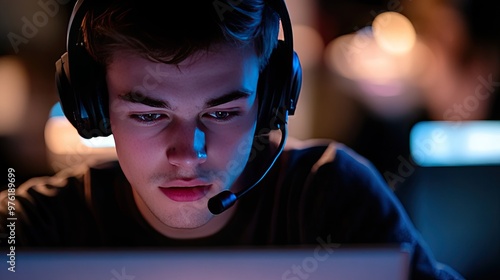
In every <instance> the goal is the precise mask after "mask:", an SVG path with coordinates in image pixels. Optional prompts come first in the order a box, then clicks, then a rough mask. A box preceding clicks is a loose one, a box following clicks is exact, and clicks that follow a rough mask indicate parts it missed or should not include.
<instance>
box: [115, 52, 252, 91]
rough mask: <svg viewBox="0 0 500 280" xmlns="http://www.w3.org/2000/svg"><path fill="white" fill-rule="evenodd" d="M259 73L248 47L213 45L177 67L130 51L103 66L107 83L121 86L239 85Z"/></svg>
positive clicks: (117, 53) (117, 54) (118, 54)
mask: <svg viewBox="0 0 500 280" xmlns="http://www.w3.org/2000/svg"><path fill="white" fill-rule="evenodd" d="M258 72H259V59H258V56H257V54H256V52H255V49H254V48H253V47H252V46H244V47H234V46H230V45H217V46H214V47H213V48H212V49H211V50H208V51H199V52H197V53H195V54H193V55H192V56H190V57H188V58H187V59H186V60H184V61H182V62H181V63H179V64H177V65H173V64H165V63H161V62H155V61H152V60H149V59H146V58H144V57H143V56H141V55H139V54H138V53H135V52H132V51H125V50H118V51H115V52H114V53H113V55H112V58H111V60H110V63H109V64H108V66H107V79H108V84H109V83H111V84H113V83H115V82H116V83H118V84H120V85H122V87H126V86H137V85H138V84H139V85H141V84H142V85H143V86H144V87H146V89H147V88H148V86H149V87H150V88H151V87H152V85H153V84H155V83H156V84H164V83H167V84H168V83H170V84H171V85H172V86H173V85H175V84H177V83H180V82H183V83H184V86H189V85H190V84H194V83H196V84H198V85H201V84H203V83H206V86H209V85H210V84H221V83H230V82H231V81H233V80H234V82H238V80H239V81H240V82H241V80H242V79H243V80H244V79H248V78H252V76H255V75H257V76H258Z"/></svg>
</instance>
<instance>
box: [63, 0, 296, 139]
mask: <svg viewBox="0 0 500 280" xmlns="http://www.w3.org/2000/svg"><path fill="white" fill-rule="evenodd" d="M92 3H93V1H90V0H87V1H83V0H78V1H77V2H76V3H75V6H74V8H73V12H72V14H71V17H70V21H69V26H68V33H67V41H66V48H67V51H66V52H65V53H64V54H63V55H62V56H61V58H60V59H59V60H58V61H57V62H56V83H57V89H58V93H59V99H60V101H61V106H62V109H63V112H64V114H65V116H66V118H68V120H69V121H70V122H71V124H72V125H73V126H74V127H75V128H76V129H77V131H78V133H79V134H80V136H82V137H83V138H87V139H89V138H92V137H97V136H108V135H110V134H111V133H112V132H111V126H110V122H109V101H108V92H107V85H106V80H105V69H104V67H103V66H102V65H100V64H99V63H98V62H96V61H95V60H94V59H93V58H92V57H91V55H90V54H89V53H88V52H87V50H86V48H85V44H84V40H83V36H82V31H81V24H82V21H83V18H84V16H85V14H86V12H87V11H88V10H89V6H90V5H91V4H92ZM266 4H268V5H269V6H270V7H271V8H272V9H273V10H274V11H275V12H276V13H277V14H278V16H279V17H280V19H281V24H282V27H283V34H284V40H279V42H278V45H277V47H276V48H275V49H274V51H273V53H272V54H271V57H270V59H269V62H268V64H267V66H266V67H265V68H264V69H263V70H262V71H261V73H260V76H259V82H258V94H259V102H260V104H259V105H260V106H259V115H258V121H257V133H262V132H263V131H264V130H267V132H269V130H273V129H280V128H282V127H283V126H284V125H285V124H286V122H287V117H286V116H288V115H293V114H294V112H295V106H296V104H297V101H298V98H299V93H300V88H301V84H302V69H301V66H300V62H299V58H298V56H297V54H296V53H295V51H294V50H293V37H292V26H291V22H290V17H289V15H288V11H287V8H286V5H285V2H284V0H268V1H267V3H266Z"/></svg>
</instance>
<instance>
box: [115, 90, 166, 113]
mask: <svg viewBox="0 0 500 280" xmlns="http://www.w3.org/2000/svg"><path fill="white" fill-rule="evenodd" d="M119 97H120V98H121V99H122V100H125V101H128V102H132V103H138V104H143V105H146V106H149V107H154V108H165V109H172V106H170V104H169V103H168V102H166V101H163V100H160V99H155V98H152V97H149V96H146V95H144V94H142V93H140V92H137V91H133V92H127V93H126V94H122V95H120V96H119Z"/></svg>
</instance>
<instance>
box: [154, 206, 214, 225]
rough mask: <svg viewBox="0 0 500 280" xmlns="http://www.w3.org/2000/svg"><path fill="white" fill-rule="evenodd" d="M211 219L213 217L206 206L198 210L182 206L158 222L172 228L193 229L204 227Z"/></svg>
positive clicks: (197, 208) (194, 207)
mask: <svg viewBox="0 0 500 280" xmlns="http://www.w3.org/2000/svg"><path fill="white" fill-rule="evenodd" d="M212 218H213V215H212V213H210V211H209V210H208V208H207V207H206V206H205V207H204V208H201V209H200V208H199V207H196V206H194V205H182V206H179V207H178V208H177V209H176V211H175V212H174V213H170V214H169V215H165V216H163V217H162V218H160V220H161V221H162V223H163V224H165V225H166V226H169V227H172V228H178V229H195V228H199V227H201V226H204V225H206V224H207V223H208V222H209V221H210V220H211V219H212Z"/></svg>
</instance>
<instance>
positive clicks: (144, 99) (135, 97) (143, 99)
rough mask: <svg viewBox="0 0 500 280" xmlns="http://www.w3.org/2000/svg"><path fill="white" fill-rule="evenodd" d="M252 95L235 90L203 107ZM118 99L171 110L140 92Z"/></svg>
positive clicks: (207, 102) (209, 101) (121, 96)
mask: <svg viewBox="0 0 500 280" xmlns="http://www.w3.org/2000/svg"><path fill="white" fill-rule="evenodd" d="M250 95H252V93H251V92H250V91H247V90H235V91H232V92H229V93H227V94H224V95H222V96H219V97H215V98H211V99H208V100H207V101H206V102H205V107H206V108H210V107H215V106H218V105H222V104H225V103H229V102H231V101H235V100H238V99H242V98H248V97H249V96H250ZM119 97H120V98H121V99H122V100H125V101H128V102H131V103H138V104H143V105H146V106H149V107H154V108H165V109H169V110H172V106H171V105H170V104H169V103H168V102H167V101H164V100H161V99H156V98H153V97H149V96H146V95H144V94H142V93H140V92H127V93H126V94H122V95H119Z"/></svg>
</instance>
